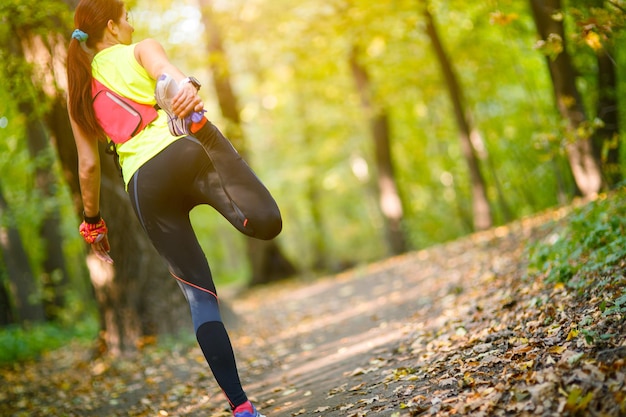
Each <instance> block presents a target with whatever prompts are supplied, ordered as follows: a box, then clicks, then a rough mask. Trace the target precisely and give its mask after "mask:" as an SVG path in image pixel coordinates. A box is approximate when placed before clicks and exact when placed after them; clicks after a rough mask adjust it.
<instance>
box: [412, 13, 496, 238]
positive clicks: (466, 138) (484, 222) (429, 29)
mask: <svg viewBox="0 0 626 417" xmlns="http://www.w3.org/2000/svg"><path fill="white" fill-rule="evenodd" d="M423 15H424V18H425V20H426V33H427V35H428V37H429V38H430V40H431V44H432V47H433V50H434V52H435V55H436V56H437V61H438V62H439V66H440V67H441V71H442V72H443V76H444V78H445V81H446V85H447V87H448V94H449V96H450V101H451V103H452V107H453V108H454V117H455V119H456V123H457V127H458V129H459V140H460V144H461V150H462V151H463V156H464V157H465V162H466V163H467V167H468V170H469V175H470V181H471V186H472V208H473V210H472V212H473V216H474V229H475V230H486V229H488V228H490V227H491V226H492V225H493V218H492V214H491V208H490V206H489V198H488V196H487V186H486V184H485V180H484V178H483V176H482V173H481V171H480V164H479V161H478V157H477V152H476V149H475V147H474V145H473V144H472V139H473V138H474V137H475V136H476V135H479V134H478V131H477V130H476V128H475V127H473V126H472V123H471V118H470V117H469V112H468V111H467V110H466V109H465V104H464V99H463V92H462V90H461V86H460V84H459V81H458V79H457V76H456V74H455V72H454V69H453V68H452V63H451V62H450V59H449V58H448V55H447V54H446V52H445V50H444V48H443V44H442V43H441V38H440V37H439V33H438V32H437V29H436V27H435V22H434V18H433V16H432V15H431V14H430V12H429V11H428V5H427V4H424V6H423Z"/></svg>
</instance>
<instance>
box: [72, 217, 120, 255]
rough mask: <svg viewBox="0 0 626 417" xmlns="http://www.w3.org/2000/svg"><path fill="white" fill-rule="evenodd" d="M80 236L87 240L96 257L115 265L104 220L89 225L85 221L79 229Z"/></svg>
mask: <svg viewBox="0 0 626 417" xmlns="http://www.w3.org/2000/svg"><path fill="white" fill-rule="evenodd" d="M78 231H79V233H80V235H81V236H82V237H83V239H85V242H87V243H89V244H90V245H91V249H93V251H94V253H95V254H96V256H97V257H98V258H99V259H100V260H101V261H104V262H107V263H110V264H112V263H113V259H112V258H111V256H109V251H110V250H111V247H110V246H109V239H108V238H107V232H108V229H107V225H106V223H105V222H104V219H102V218H100V220H98V222H97V223H87V222H86V221H83V222H82V223H81V225H80V227H79V228H78Z"/></svg>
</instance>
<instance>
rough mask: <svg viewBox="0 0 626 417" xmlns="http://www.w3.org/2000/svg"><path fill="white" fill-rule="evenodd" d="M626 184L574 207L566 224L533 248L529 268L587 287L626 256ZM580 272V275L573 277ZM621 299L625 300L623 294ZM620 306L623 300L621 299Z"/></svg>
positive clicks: (552, 279)
mask: <svg viewBox="0 0 626 417" xmlns="http://www.w3.org/2000/svg"><path fill="white" fill-rule="evenodd" d="M624 207H626V188H623V187H622V189H621V190H620V191H618V192H616V193H615V194H614V195H611V197H610V198H608V197H607V196H602V197H601V198H599V199H598V200H596V201H594V202H592V203H590V204H587V205H585V206H583V207H580V208H577V209H575V210H574V211H573V212H572V213H571V214H570V215H568V216H567V219H566V223H565V225H564V226H563V227H559V228H557V229H555V231H554V232H553V233H552V234H551V235H550V236H549V237H548V239H546V240H545V241H543V242H540V243H538V244H536V245H534V246H533V247H531V249H530V264H529V271H530V272H531V275H541V276H544V277H545V278H546V280H547V281H548V282H553V283H559V282H561V283H569V284H570V285H572V286H576V287H584V286H585V285H587V284H588V282H587V280H586V279H585V276H586V275H589V274H593V275H592V276H593V277H596V276H602V275H605V274H608V273H610V272H611V271H612V270H613V269H614V268H615V267H616V266H617V265H619V263H620V262H623V260H624V258H626V216H625V215H624V213H625V211H624ZM575 276H577V278H580V279H577V280H575V281H573V280H572V279H573V278H574V277H575ZM620 300H622V299H621V298H620ZM617 304H619V306H620V307H621V305H622V304H624V303H623V302H622V301H620V302H619V303H617Z"/></svg>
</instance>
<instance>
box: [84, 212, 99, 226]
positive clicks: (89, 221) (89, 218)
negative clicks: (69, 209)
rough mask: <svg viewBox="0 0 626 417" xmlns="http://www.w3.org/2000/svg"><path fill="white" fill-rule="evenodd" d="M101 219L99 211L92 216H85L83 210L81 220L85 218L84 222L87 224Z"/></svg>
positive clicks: (96, 222)
mask: <svg viewBox="0 0 626 417" xmlns="http://www.w3.org/2000/svg"><path fill="white" fill-rule="evenodd" d="M101 219H102V216H101V215H100V211H98V214H96V215H95V216H93V217H89V216H86V215H85V212H84V211H83V220H85V223H87V224H98V222H99V221H100V220H101Z"/></svg>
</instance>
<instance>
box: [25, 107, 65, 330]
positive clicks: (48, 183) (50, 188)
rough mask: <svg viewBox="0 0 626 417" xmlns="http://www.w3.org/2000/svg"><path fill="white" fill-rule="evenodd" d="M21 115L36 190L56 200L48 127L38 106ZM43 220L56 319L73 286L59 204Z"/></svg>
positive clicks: (46, 209)
mask: <svg viewBox="0 0 626 417" xmlns="http://www.w3.org/2000/svg"><path fill="white" fill-rule="evenodd" d="M19 109H20V112H21V113H22V114H23V115H25V117H26V120H27V123H26V124H27V126H26V134H27V141H28V150H29V153H30V158H31V160H32V161H33V163H34V164H36V170H35V189H36V190H37V191H39V193H40V198H41V199H42V201H54V198H55V195H54V189H55V188H56V187H57V186H58V183H57V182H58V179H57V178H56V175H55V174H54V169H53V168H54V166H53V161H54V159H53V158H52V157H51V156H53V155H54V150H53V149H52V147H51V146H50V143H49V137H48V134H47V132H46V129H45V126H44V124H43V123H42V122H41V120H38V119H37V118H36V117H35V116H34V115H35V112H34V107H33V106H32V104H30V103H28V102H21V103H20V104H19ZM42 213H43V219H42V220H41V225H40V227H39V236H40V237H41V240H42V242H44V257H43V260H42V271H41V272H42V275H41V284H42V288H43V293H44V298H43V302H44V307H45V309H46V317H47V318H48V319H55V318H57V317H58V314H59V312H60V310H61V309H62V308H63V307H64V305H65V297H64V293H65V290H66V289H67V288H68V287H69V277H68V272H67V268H66V265H65V255H64V254H63V237H62V235H61V231H60V229H59V227H60V224H61V222H60V218H61V215H60V212H59V208H58V205H56V204H52V205H51V204H48V205H42Z"/></svg>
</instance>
